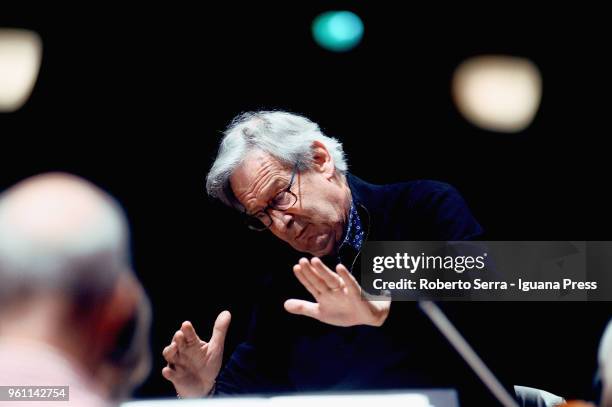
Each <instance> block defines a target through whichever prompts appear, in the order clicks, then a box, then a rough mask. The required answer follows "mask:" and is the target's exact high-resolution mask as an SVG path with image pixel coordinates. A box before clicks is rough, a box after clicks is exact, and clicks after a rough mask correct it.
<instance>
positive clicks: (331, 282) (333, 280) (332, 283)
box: [310, 257, 344, 290]
mask: <svg viewBox="0 0 612 407" xmlns="http://www.w3.org/2000/svg"><path fill="white" fill-rule="evenodd" d="M310 264H312V266H313V268H314V269H315V272H316V273H317V275H318V276H319V277H321V278H322V279H323V281H325V284H326V285H327V288H328V289H331V290H334V289H337V288H340V287H342V286H344V283H343V281H342V279H341V278H340V277H338V275H337V274H336V273H334V272H333V271H331V270H330V269H329V267H327V266H326V265H325V264H323V262H322V261H321V259H319V258H318V257H313V258H312V259H311V260H310Z"/></svg>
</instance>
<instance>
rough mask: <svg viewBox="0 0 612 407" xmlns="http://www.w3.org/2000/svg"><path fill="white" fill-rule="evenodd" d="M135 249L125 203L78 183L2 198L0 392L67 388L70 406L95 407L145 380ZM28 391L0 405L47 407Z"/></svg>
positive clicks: (144, 313) (42, 185)
mask: <svg viewBox="0 0 612 407" xmlns="http://www.w3.org/2000/svg"><path fill="white" fill-rule="evenodd" d="M128 246H129V242H128V228H127V223H126V220H125V218H124V215H123V213H122V211H121V209H120V207H119V205H117V203H116V202H115V201H114V200H113V199H111V198H110V197H109V196H108V195H107V194H105V193H104V192H102V191H101V190H99V189H98V188H96V187H94V186H93V185H91V184H89V183H88V182H86V181H84V180H82V179H79V178H77V177H74V176H71V175H67V174H45V175H39V176H36V177H33V178H30V179H27V180H25V181H23V182H21V183H19V184H17V185H16V186H14V187H12V188H11V189H9V190H8V191H6V192H4V193H3V194H2V195H1V196H0V361H2V363H0V385H3V386H15V388H16V389H17V390H18V389H20V388H21V386H44V387H52V386H68V392H69V393H68V396H69V400H70V401H69V402H67V403H62V405H64V404H65V405H71V406H79V407H81V406H88V407H97V406H109V405H111V404H114V403H115V402H116V401H117V400H119V399H122V398H124V397H126V396H128V395H129V393H130V392H131V390H132V389H133V387H134V386H136V385H137V384H139V383H140V382H142V380H144V378H145V377H146V376H147V374H148V371H149V366H150V354H149V344H148V339H149V338H148V333H149V322H150V309H149V303H148V299H147V298H146V295H145V293H144V290H143V289H142V287H141V285H140V283H139V282H138V280H137V278H136V277H135V275H134V274H133V272H132V270H131V267H130V261H129V253H128ZM14 390H15V389H14ZM20 392H21V397H20V398H19V399H17V398H16V399H14V400H13V401H6V402H4V403H3V402H2V401H0V405H6V406H9V405H10V406H13V405H22V406H24V407H25V406H28V405H37V406H38V405H41V404H40V403H41V402H40V401H33V399H30V398H29V397H30V393H29V392H28V391H27V390H26V391H25V392H23V390H20ZM16 394H17V395H18V394H19V393H15V392H13V397H16ZM32 394H34V395H36V394H35V393H32ZM9 395H10V393H9ZM39 395H40V394H39ZM56 395H57V396H59V395H61V390H59V389H58V391H57V392H56ZM5 396H6V394H5ZM15 401H19V403H16V402H15Z"/></svg>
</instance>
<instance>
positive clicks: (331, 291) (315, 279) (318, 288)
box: [285, 257, 391, 326]
mask: <svg viewBox="0 0 612 407" xmlns="http://www.w3.org/2000/svg"><path fill="white" fill-rule="evenodd" d="M293 272H294V273H295V276H296V277H297V279H298V280H299V281H300V283H302V285H303V286H304V287H306V289H307V290H308V292H310V294H312V296H313V297H314V298H315V300H316V302H309V301H303V300H296V299H290V300H287V301H285V309H286V310H287V311H288V312H290V313H292V314H298V315H305V316H307V317H311V318H315V319H318V320H319V321H321V322H325V323H327V324H331V325H337V326H352V325H372V326H381V325H382V324H383V323H384V322H385V320H386V319H387V316H388V315H389V309H390V307H391V301H389V300H380V301H368V300H366V299H365V298H363V297H362V296H361V287H359V284H358V283H357V281H356V280H355V278H354V277H353V276H352V275H351V273H350V272H349V271H348V270H347V269H346V267H344V266H343V265H342V264H338V265H337V266H336V272H337V273H334V272H333V271H332V270H330V269H329V268H328V267H327V266H326V265H325V264H323V262H322V261H321V260H320V259H319V258H317V257H313V258H312V260H310V261H309V260H308V259H306V258H302V259H300V261H299V263H298V264H296V265H295V266H293Z"/></svg>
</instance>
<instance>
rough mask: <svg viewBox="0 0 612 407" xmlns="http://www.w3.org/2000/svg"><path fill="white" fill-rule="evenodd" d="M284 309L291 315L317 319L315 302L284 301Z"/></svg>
mask: <svg viewBox="0 0 612 407" xmlns="http://www.w3.org/2000/svg"><path fill="white" fill-rule="evenodd" d="M285 309H286V310H287V312H289V313H291V314H296V315H304V316H307V317H311V318H315V319H319V304H317V303H316V302H309V301H304V300H293V299H291V300H287V301H285Z"/></svg>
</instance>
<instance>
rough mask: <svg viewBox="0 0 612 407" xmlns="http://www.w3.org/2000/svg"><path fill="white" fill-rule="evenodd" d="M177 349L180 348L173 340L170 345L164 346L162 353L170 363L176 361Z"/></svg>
mask: <svg viewBox="0 0 612 407" xmlns="http://www.w3.org/2000/svg"><path fill="white" fill-rule="evenodd" d="M177 350H178V348H177V346H176V342H172V343H171V344H170V345H168V346H166V347H165V348H164V350H163V351H162V355H163V356H164V359H166V361H167V362H168V363H175V360H176V352H177Z"/></svg>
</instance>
